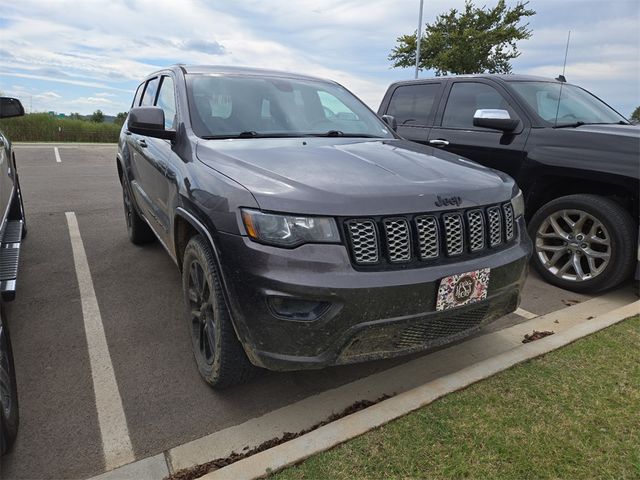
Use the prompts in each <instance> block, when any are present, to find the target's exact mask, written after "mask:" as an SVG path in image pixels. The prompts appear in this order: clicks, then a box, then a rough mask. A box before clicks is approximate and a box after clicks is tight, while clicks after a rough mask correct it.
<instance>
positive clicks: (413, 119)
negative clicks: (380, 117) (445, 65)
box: [387, 83, 440, 126]
mask: <svg viewBox="0 0 640 480" xmlns="http://www.w3.org/2000/svg"><path fill="white" fill-rule="evenodd" d="M439 89H440V85H439V84H437V83H426V84H420V85H405V86H401V87H398V88H396V89H395V90H394V92H393V96H392V97H391V100H390V101H389V108H388V109H387V113H388V114H389V115H393V116H394V117H395V118H396V120H397V122H398V125H420V126H423V125H430V124H431V122H432V120H433V104H434V102H435V100H436V97H437V95H438V90H439Z"/></svg>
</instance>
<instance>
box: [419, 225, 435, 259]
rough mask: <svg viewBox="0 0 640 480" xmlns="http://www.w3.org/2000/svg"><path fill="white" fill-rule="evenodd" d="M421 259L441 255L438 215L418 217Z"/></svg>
mask: <svg viewBox="0 0 640 480" xmlns="http://www.w3.org/2000/svg"><path fill="white" fill-rule="evenodd" d="M416 228H417V230H418V244H419V246H420V259H421V260H429V259H430V258H436V257H438V256H439V255H440V232H439V229H438V220H436V217H431V216H428V217H416Z"/></svg>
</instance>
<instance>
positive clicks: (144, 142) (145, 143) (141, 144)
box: [138, 138, 147, 148]
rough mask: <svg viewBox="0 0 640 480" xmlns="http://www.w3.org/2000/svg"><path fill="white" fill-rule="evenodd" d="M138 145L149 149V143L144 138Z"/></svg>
mask: <svg viewBox="0 0 640 480" xmlns="http://www.w3.org/2000/svg"><path fill="white" fill-rule="evenodd" d="M138 145H140V146H141V147H142V148H147V141H146V140H145V139H144V138H143V139H140V140H138Z"/></svg>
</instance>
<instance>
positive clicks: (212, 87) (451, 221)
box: [117, 65, 531, 387]
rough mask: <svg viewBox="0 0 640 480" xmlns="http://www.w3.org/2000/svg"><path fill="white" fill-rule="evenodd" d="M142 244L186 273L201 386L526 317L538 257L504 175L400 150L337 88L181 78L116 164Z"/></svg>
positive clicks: (201, 72) (171, 75) (147, 95)
mask: <svg viewBox="0 0 640 480" xmlns="http://www.w3.org/2000/svg"><path fill="white" fill-rule="evenodd" d="M117 166H118V175H119V177H120V180H121V183H122V188H123V198H124V210H125V215H126V223H127V228H128V233H129V237H130V239H131V241H132V242H133V243H135V244H141V243H145V242H147V241H150V240H151V239H152V238H154V237H156V238H158V240H159V241H160V243H162V245H163V246H164V247H165V249H166V250H167V252H168V253H169V255H170V256H171V257H172V258H173V259H174V261H175V262H176V264H177V265H178V267H179V268H180V269H181V271H182V283H183V290H184V297H185V301H186V304H187V310H188V316H187V320H188V321H187V323H188V325H189V328H190V331H191V339H192V346H193V352H194V355H195V359H196V363H197V366H198V369H199V371H200V374H201V375H202V377H203V378H204V379H205V380H206V381H207V382H208V383H209V384H211V385H212V386H215V387H225V386H229V385H232V384H235V383H239V382H242V381H244V380H246V379H248V378H249V377H250V376H251V375H252V374H253V373H254V372H255V368H254V366H258V367H263V368H267V369H272V370H296V369H309V368H321V367H325V366H328V365H335V364H344V363H351V362H357V361H364V360H369V359H374V358H384V357H391V356H395V355H400V354H405V353H409V352H415V351H419V350H423V349H425V348H428V347H431V346H434V345H439V344H443V343H446V342H449V341H452V340H454V339H457V338H460V337H462V336H464V335H467V334H469V333H470V332H472V331H474V330H475V329H477V328H479V326H480V325H482V324H484V323H486V322H489V321H491V320H493V319H496V318H498V317H500V316H502V315H505V314H506V313H509V312H512V311H513V310H515V309H516V308H517V306H518V302H519V296H520V291H521V289H522V285H523V282H524V277H525V270H526V265H527V263H528V258H529V255H530V252H531V244H530V241H529V239H528V237H527V235H526V232H525V224H524V220H523V216H522V214H523V202H522V196H521V194H520V192H519V190H518V188H517V186H516V185H515V182H514V181H513V180H512V179H511V178H510V177H509V176H507V175H505V174H503V173H499V172H495V171H492V170H490V169H487V168H484V167H481V166H479V165H476V164H473V163H472V162H469V161H467V160H464V159H461V158H459V156H458V155H451V154H448V153H446V152H437V151H436V152H434V151H433V149H431V148H427V147H422V146H420V145H416V144H414V143H411V142H408V141H404V140H401V139H399V138H398V137H397V135H395V134H394V133H393V132H392V131H391V130H390V129H389V128H388V126H387V125H386V124H385V123H384V122H383V121H381V120H380V119H379V118H378V117H377V115H376V114H375V113H374V112H372V111H371V110H369V109H368V108H367V107H366V106H365V105H364V104H363V103H362V102H361V101H360V100H358V99H357V98H356V97H355V96H354V95H353V94H351V93H350V92H348V91H347V90H346V89H345V88H343V87H342V86H340V85H338V84H337V83H334V82H331V81H326V80H320V79H316V78H312V77H308V76H304V75H294V74H286V73H281V72H272V71H264V70H253V69H240V68H226V67H191V66H184V65H181V66H175V67H171V68H168V69H166V70H162V71H159V72H156V73H153V74H152V75H150V76H149V77H148V78H147V79H146V80H145V81H144V82H142V83H141V84H140V86H139V87H138V90H137V92H136V94H135V98H134V100H133V104H132V108H131V111H130V112H129V115H128V118H127V121H126V123H125V124H124V126H123V128H122V133H121V136H120V141H119V146H118V154H117Z"/></svg>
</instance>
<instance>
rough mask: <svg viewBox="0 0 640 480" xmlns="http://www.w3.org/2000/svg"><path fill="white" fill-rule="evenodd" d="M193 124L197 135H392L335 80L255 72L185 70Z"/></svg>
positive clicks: (383, 136)
mask: <svg viewBox="0 0 640 480" xmlns="http://www.w3.org/2000/svg"><path fill="white" fill-rule="evenodd" d="M187 94H188V98H189V110H190V114H191V121H192V122H193V128H194V130H195V132H196V134H197V135H199V136H201V137H214V138H216V137H230V136H231V137H232V136H237V135H239V134H241V133H243V134H244V135H246V134H247V133H250V134H252V135H254V136H259V135H263V136H269V135H272V136H291V137H296V136H297V137H304V136H314V135H338V136H339V135H351V136H361V137H382V138H392V134H391V133H390V132H389V130H388V127H387V126H386V125H385V124H384V123H383V122H382V121H381V120H380V119H379V118H378V117H377V116H376V115H375V114H373V113H372V112H371V111H370V110H369V109H368V108H367V107H365V105H364V104H363V103H362V102H360V101H359V100H358V99H357V98H356V97H354V96H353V95H352V94H351V93H349V92H348V91H347V90H345V89H344V88H343V87H341V86H340V85H337V84H335V83H331V82H322V81H315V80H306V79H305V80H302V79H293V78H275V77H260V76H236V75H229V76H225V75H222V76H219V75H193V74H190V75H187Z"/></svg>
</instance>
